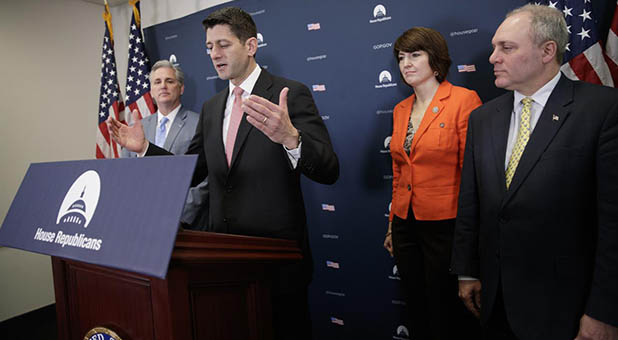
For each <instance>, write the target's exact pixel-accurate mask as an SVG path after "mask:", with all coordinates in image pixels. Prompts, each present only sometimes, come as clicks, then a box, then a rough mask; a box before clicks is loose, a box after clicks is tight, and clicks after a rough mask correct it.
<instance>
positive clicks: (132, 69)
mask: <svg viewBox="0 0 618 340" xmlns="http://www.w3.org/2000/svg"><path fill="white" fill-rule="evenodd" d="M129 3H130V4H131V5H132V6H133V15H132V16H131V26H130V28H129V62H128V68H127V87H126V92H125V97H126V99H125V104H126V106H127V107H128V108H129V112H133V110H137V111H138V112H139V118H140V119H141V118H144V117H147V116H150V115H151V114H153V113H155V112H156V111H157V110H156V108H155V106H154V103H153V101H152V97H151V96H150V80H149V79H148V75H149V73H150V64H149V61H150V60H148V57H147V56H146V49H145V48H144V38H143V37H142V26H141V22H140V9H139V0H131V1H129ZM127 118H128V120H131V119H132V118H131V115H130V114H128V115H127Z"/></svg>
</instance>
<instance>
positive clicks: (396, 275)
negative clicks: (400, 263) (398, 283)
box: [388, 265, 401, 280]
mask: <svg viewBox="0 0 618 340" xmlns="http://www.w3.org/2000/svg"><path fill="white" fill-rule="evenodd" d="M388 278H389V279H391V280H401V278H400V277H399V269H397V265H394V266H393V275H389V276H388Z"/></svg>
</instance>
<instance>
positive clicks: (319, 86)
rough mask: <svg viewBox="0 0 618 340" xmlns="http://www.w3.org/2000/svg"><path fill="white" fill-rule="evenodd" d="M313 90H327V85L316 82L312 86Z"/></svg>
mask: <svg viewBox="0 0 618 340" xmlns="http://www.w3.org/2000/svg"><path fill="white" fill-rule="evenodd" d="M312 88H313V92H323V91H326V85H324V84H316V85H313V86H312Z"/></svg>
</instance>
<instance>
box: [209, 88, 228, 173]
mask: <svg viewBox="0 0 618 340" xmlns="http://www.w3.org/2000/svg"><path fill="white" fill-rule="evenodd" d="M229 93H230V88H229V87H227V88H226V89H225V90H223V91H221V92H219V93H217V94H216V95H215V97H214V98H213V100H212V105H211V106H210V107H207V108H205V110H206V111H204V110H202V114H206V116H205V117H203V120H204V122H205V123H206V124H204V125H205V126H204V127H202V128H203V129H204V135H205V136H208V133H212V136H213V138H212V140H213V141H214V143H215V145H206V146H205V147H206V148H209V149H211V150H212V152H213V153H216V154H217V155H216V159H218V160H219V166H220V167H225V168H227V158H226V157H225V145H224V144H223V116H224V115H225V104H226V103H227V97H228V95H229ZM210 124H212V128H211V127H209V126H208V125H210ZM208 139H209V140H210V138H208Z"/></svg>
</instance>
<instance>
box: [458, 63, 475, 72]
mask: <svg viewBox="0 0 618 340" xmlns="http://www.w3.org/2000/svg"><path fill="white" fill-rule="evenodd" d="M457 71H458V72H476V66H475V65H457Z"/></svg>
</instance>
